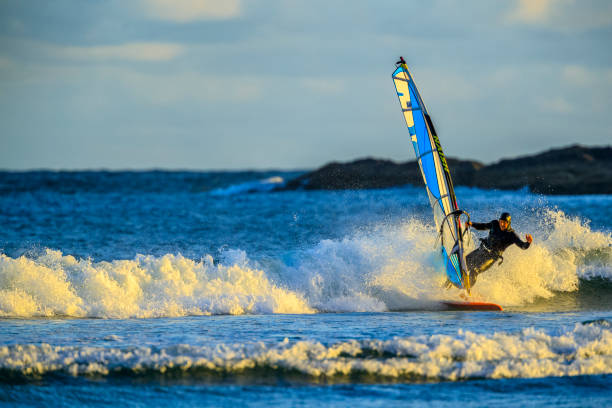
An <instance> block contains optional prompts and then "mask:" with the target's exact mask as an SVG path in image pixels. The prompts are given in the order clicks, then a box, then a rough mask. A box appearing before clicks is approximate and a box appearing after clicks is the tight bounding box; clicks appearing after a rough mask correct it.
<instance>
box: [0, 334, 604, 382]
mask: <svg viewBox="0 0 612 408" xmlns="http://www.w3.org/2000/svg"><path fill="white" fill-rule="evenodd" d="M0 370H5V371H9V372H13V373H20V374H24V375H40V374H45V373H49V372H55V373H66V374H70V375H75V376H77V375H91V374H97V375H109V374H110V375H112V374H113V373H115V372H119V371H122V372H126V371H128V372H132V373H135V374H138V373H145V374H146V373H151V372H153V373H158V374H162V375H163V374H164V373H165V372H167V371H168V370H179V371H182V372H184V373H186V374H188V373H190V372H193V373H194V374H196V375H197V373H198V372H201V371H202V370H204V371H207V372H210V373H211V374H213V375H215V374H219V375H221V376H223V375H225V374H232V375H241V374H248V373H249V372H250V373H252V374H255V375H265V374H266V373H268V374H269V373H270V372H274V371H284V370H291V371H294V372H299V373H302V374H303V375H305V376H308V377H338V376H340V377H341V376H348V375H366V376H369V377H370V378H371V377H374V378H385V377H387V378H403V379H442V380H460V379H470V378H535V377H547V376H575V375H589V374H610V373H612V330H611V329H610V327H609V325H603V324H587V325H583V324H577V325H576V326H575V327H574V328H573V329H569V330H567V331H564V332H561V333H556V334H551V333H548V332H545V331H543V330H536V329H533V328H527V329H524V330H522V331H521V332H516V333H510V332H501V333H500V332H498V333H491V334H476V333H473V332H464V331H458V332H457V333H456V334H454V335H429V336H425V335H423V336H414V337H404V338H393V339H390V340H360V341H357V340H351V341H344V342H339V343H335V344H329V345H325V344H322V343H319V342H313V341H298V342H290V341H289V340H287V339H285V340H284V341H282V342H280V343H277V344H272V345H270V344H264V343H262V342H257V343H236V344H220V345H216V346H190V345H176V346H170V347H165V348H154V347H130V348H112V347H80V346H68V347H66V346H51V345H49V344H40V345H33V344H24V345H10V346H0ZM258 370H261V371H258ZM258 373H259V374H258Z"/></svg>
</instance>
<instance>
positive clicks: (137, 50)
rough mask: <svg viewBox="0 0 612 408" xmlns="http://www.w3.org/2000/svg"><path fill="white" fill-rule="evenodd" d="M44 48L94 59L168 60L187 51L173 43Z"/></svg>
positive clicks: (54, 53)
mask: <svg viewBox="0 0 612 408" xmlns="http://www.w3.org/2000/svg"><path fill="white" fill-rule="evenodd" d="M44 48H45V51H46V52H47V53H48V54H50V55H52V56H56V57H60V58H66V59H72V60H94V61H110V60H124V61H168V60H172V59H174V58H176V57H178V56H179V55H181V54H183V52H184V51H185V47H183V46H182V45H179V44H172V43H128V44H121V45H97V46H90V47H55V46H45V47H44Z"/></svg>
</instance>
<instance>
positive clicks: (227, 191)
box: [210, 176, 285, 196]
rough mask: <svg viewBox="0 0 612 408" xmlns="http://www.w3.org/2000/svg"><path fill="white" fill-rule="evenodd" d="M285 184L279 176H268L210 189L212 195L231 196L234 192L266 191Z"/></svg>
mask: <svg viewBox="0 0 612 408" xmlns="http://www.w3.org/2000/svg"><path fill="white" fill-rule="evenodd" d="M284 185H285V180H284V179H283V178H282V177H280V176H273V177H268V178H266V179H263V180H257V181H249V182H245V183H240V184H234V185H231V186H228V187H223V188H217V189H214V190H211V192H210V194H211V195H213V196H231V195H236V194H247V193H267V192H269V191H272V190H275V189H277V188H281V187H283V186H284Z"/></svg>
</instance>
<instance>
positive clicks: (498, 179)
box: [282, 145, 612, 195]
mask: <svg viewBox="0 0 612 408" xmlns="http://www.w3.org/2000/svg"><path fill="white" fill-rule="evenodd" d="M447 161H448V166H449V168H450V171H451V175H452V178H453V183H454V185H455V186H468V187H478V188H483V189H499V190H518V189H521V188H524V187H527V188H528V189H529V191H531V192H533V193H539V194H551V195H578V194H612V146H604V147H586V146H581V145H572V146H568V147H563V148H558V149H551V150H547V151H545V152H541V153H537V154H535V155H531V156H521V157H517V158H513V159H502V160H500V161H498V162H496V163H493V164H490V165H485V164H483V163H481V162H478V161H473V160H461V159H455V158H449V157H447ZM406 184H412V185H423V180H422V178H421V174H420V172H419V170H418V164H417V163H416V161H414V160H413V161H408V162H404V163H396V162H393V161H391V160H381V159H372V158H365V159H358V160H354V161H351V162H348V163H337V162H332V163H329V164H326V165H325V166H323V167H321V168H319V169H317V170H314V171H311V172H308V173H305V174H302V175H300V176H298V177H296V178H294V179H292V180H289V181H288V182H287V184H286V185H285V186H284V187H283V188H282V189H283V190H358V189H373V188H389V187H394V186H401V185H406Z"/></svg>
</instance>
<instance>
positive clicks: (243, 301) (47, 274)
mask: <svg viewBox="0 0 612 408" xmlns="http://www.w3.org/2000/svg"><path fill="white" fill-rule="evenodd" d="M226 259H227V262H228V264H229V266H224V265H223V264H215V263H214V262H213V259H212V257H210V256H207V257H205V258H204V259H203V260H201V261H194V260H191V259H188V258H185V257H183V256H181V255H171V254H168V255H164V256H162V257H154V256H144V255H139V256H137V257H136V258H135V259H134V260H116V261H112V262H93V261H91V260H90V259H76V258H74V257H73V256H70V255H63V254H62V253H61V252H59V251H53V250H49V249H47V250H46V251H45V253H44V254H42V255H40V256H38V257H34V258H28V257H25V256H21V257H19V258H16V259H13V258H10V257H8V256H6V255H3V254H0V316H21V317H29V316H57V315H60V316H75V317H105V318H125V317H139V318H143V317H144V318H146V317H161V316H185V315H210V314H245V313H312V309H311V308H310V307H309V306H308V305H307V303H306V301H305V300H304V299H303V298H302V297H301V296H300V295H299V294H297V293H295V292H292V291H289V290H286V289H284V288H282V287H280V286H278V285H275V284H274V283H272V282H271V281H270V280H269V279H268V278H267V277H266V275H265V273H264V272H263V271H262V270H258V269H255V268H251V267H249V266H248V265H246V261H245V260H244V259H245V255H244V253H243V252H242V251H228V252H227V253H226Z"/></svg>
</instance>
